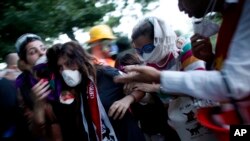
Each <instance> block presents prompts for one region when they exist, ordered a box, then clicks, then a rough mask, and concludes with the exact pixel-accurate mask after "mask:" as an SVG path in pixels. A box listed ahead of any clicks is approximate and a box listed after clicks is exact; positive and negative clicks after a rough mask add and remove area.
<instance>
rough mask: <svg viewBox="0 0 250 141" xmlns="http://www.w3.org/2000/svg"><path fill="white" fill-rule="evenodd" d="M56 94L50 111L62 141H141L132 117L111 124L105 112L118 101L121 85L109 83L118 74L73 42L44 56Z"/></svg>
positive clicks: (57, 47) (126, 116)
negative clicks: (52, 113) (54, 81)
mask: <svg viewBox="0 0 250 141" xmlns="http://www.w3.org/2000/svg"><path fill="white" fill-rule="evenodd" d="M47 58H48V66H49V68H50V69H51V70H52V71H53V72H54V74H55V78H56V84H55V86H56V90H55V93H57V94H59V97H58V100H57V102H55V103H54V104H53V110H54V113H55V116H56V117H57V122H58V123H59V125H60V126H61V129H62V136H63V139H64V140H76V141H78V140H79V141H80V140H87V141H95V140H96V141H106V140H109V141H131V140H140V141H144V137H143V134H142V132H141V131H140V129H139V127H138V125H137V122H136V121H135V119H133V116H132V114H131V113H130V112H129V111H127V112H126V113H125V116H124V118H122V119H119V120H113V119H112V118H109V117H108V115H107V114H106V112H107V111H108V110H109V108H110V106H111V105H112V103H113V102H115V101H117V100H119V99H121V98H122V97H124V96H125V95H124V94H123V85H121V84H116V83H114V82H113V77H114V76H116V75H119V71H118V70H116V69H114V68H111V67H108V66H102V65H100V63H98V62H97V60H96V59H95V58H94V57H93V56H91V55H90V54H88V53H87V52H86V51H85V50H84V49H83V47H82V46H81V45H80V44H79V43H77V42H73V41H71V42H67V43H64V44H56V45H54V46H52V47H51V48H50V49H49V50H48V52H47Z"/></svg>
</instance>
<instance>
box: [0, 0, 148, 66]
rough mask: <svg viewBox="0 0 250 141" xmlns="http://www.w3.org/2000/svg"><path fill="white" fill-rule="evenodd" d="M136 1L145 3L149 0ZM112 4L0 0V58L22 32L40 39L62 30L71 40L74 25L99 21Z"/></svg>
mask: <svg viewBox="0 0 250 141" xmlns="http://www.w3.org/2000/svg"><path fill="white" fill-rule="evenodd" d="M139 2H141V3H142V4H143V5H147V3H148V2H150V1H149V0H144V1H139ZM97 3H98V6H97ZM116 6H117V1H115V0H1V1H0V20H1V22H0V58H1V56H2V55H3V54H4V53H6V52H8V51H15V47H14V44H15V41H16V39H17V38H18V37H19V36H20V35H22V34H24V33H35V34H38V35H39V36H41V37H42V38H43V39H45V38H47V37H49V38H51V39H53V38H56V37H58V35H60V34H64V33H66V34H67V35H68V36H69V37H70V38H71V39H72V40H75V37H74V34H73V33H74V30H73V29H74V28H76V29H80V28H89V27H91V26H93V25H94V24H97V23H100V22H101V21H102V20H103V17H104V16H105V15H106V14H107V13H109V12H111V11H114V10H115V8H116ZM120 18H121V16H119V17H110V18H109V21H108V22H107V24H109V25H110V26H111V27H112V26H116V25H118V24H119V20H120ZM0 62H1V60H0Z"/></svg>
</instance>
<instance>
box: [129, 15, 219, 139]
mask: <svg viewBox="0 0 250 141" xmlns="http://www.w3.org/2000/svg"><path fill="white" fill-rule="evenodd" d="M176 41H177V37H176V33H175V32H174V30H173V29H172V27H171V26H170V25H168V24H167V23H165V22H164V21H163V20H161V19H159V18H157V17H146V18H143V19H142V20H140V21H139V22H138V24H137V25H136V26H135V27H134V29H133V32H132V43H133V47H134V48H135V49H136V51H137V53H138V54H139V55H140V56H141V57H142V58H143V60H144V61H145V62H146V65H147V66H151V67H154V68H156V69H157V70H172V71H188V70H205V63H204V61H202V60H199V59H197V58H195V57H194V56H193V55H192V51H191V44H190V42H189V41H187V42H185V44H184V45H183V46H182V48H181V49H179V48H178V47H177V46H176ZM157 85H158V89H156V90H157V91H158V92H159V93H158V96H159V97H160V98H161V99H162V100H163V101H164V102H165V104H168V108H167V110H168V123H169V125H170V126H172V127H173V128H174V129H175V130H176V132H177V134H178V135H179V137H180V139H181V140H185V141H199V140H204V141H208V140H215V136H214V135H213V134H212V133H211V132H209V131H208V130H207V129H205V127H203V126H201V125H200V124H199V122H198V121H197V120H196V117H195V113H196V111H197V109H198V108H199V107H201V106H207V105H208V104H211V101H207V100H202V99H196V98H193V97H189V96H176V97H167V98H166V95H165V97H163V96H164V95H162V92H161V91H160V85H159V84H157ZM153 86H154V90H155V84H154V83H153ZM151 87H152V84H146V83H138V84H136V85H135V86H134V89H135V90H140V91H144V92H152V89H150V88H151ZM212 104H214V103H213V102H212ZM192 129H197V134H196V133H192V131H193V130H192Z"/></svg>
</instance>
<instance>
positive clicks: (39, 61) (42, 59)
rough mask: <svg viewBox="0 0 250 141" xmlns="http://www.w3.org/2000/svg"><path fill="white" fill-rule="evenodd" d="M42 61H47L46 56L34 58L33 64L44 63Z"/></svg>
mask: <svg viewBox="0 0 250 141" xmlns="http://www.w3.org/2000/svg"><path fill="white" fill-rule="evenodd" d="M44 63H47V57H46V55H43V56H41V57H39V58H38V59H37V60H36V63H35V66H36V65H39V64H44Z"/></svg>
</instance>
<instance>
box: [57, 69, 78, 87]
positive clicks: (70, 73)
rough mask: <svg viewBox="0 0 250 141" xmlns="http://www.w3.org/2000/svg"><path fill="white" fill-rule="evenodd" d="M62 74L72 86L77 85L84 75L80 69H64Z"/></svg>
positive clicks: (65, 80)
mask: <svg viewBox="0 0 250 141" xmlns="http://www.w3.org/2000/svg"><path fill="white" fill-rule="evenodd" d="M61 74H62V77H63V80H64V82H65V83H66V84H67V85H68V86H70V87H75V86H77V85H78V84H80V82H81V80H82V75H81V73H80V72H79V71H78V70H63V71H62V73H61Z"/></svg>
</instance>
